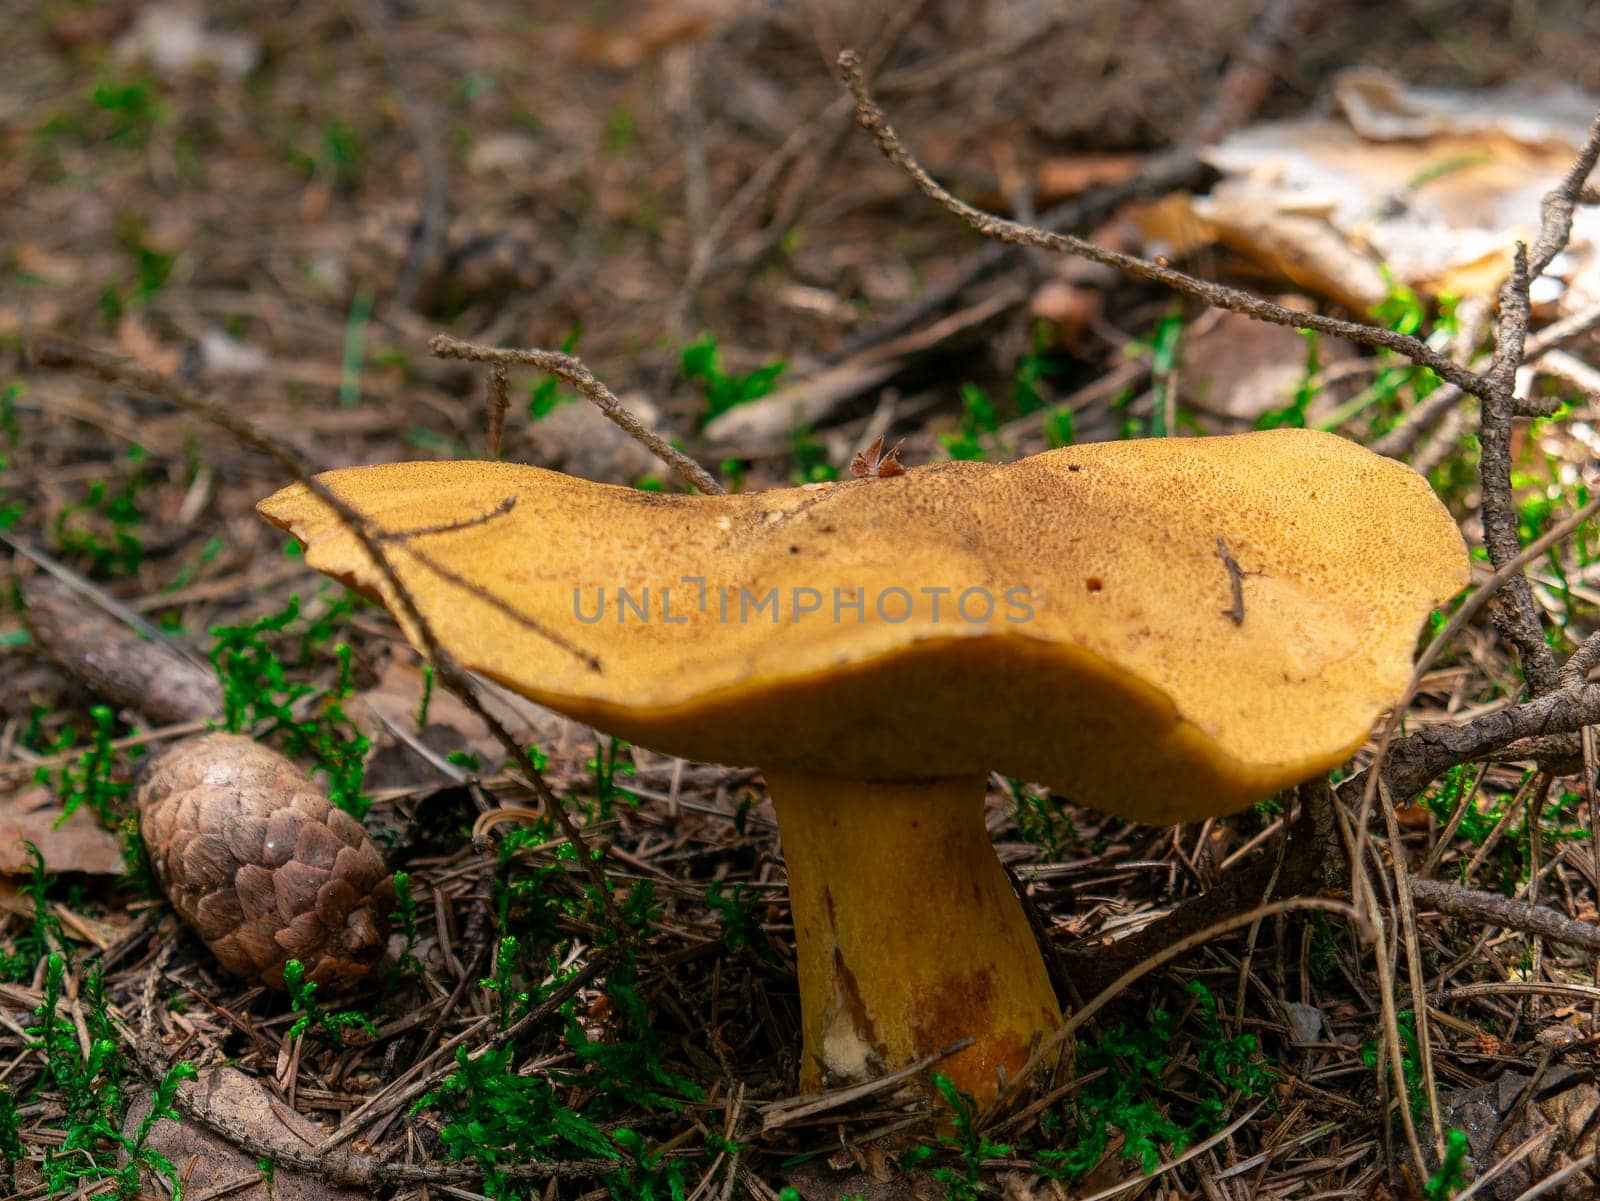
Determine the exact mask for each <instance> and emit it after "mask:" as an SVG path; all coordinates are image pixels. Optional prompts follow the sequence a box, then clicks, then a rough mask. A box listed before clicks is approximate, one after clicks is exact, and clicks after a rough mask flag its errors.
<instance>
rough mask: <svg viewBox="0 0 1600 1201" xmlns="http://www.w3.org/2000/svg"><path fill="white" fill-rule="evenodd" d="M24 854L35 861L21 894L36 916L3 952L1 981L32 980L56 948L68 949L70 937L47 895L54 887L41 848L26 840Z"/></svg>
mask: <svg viewBox="0 0 1600 1201" xmlns="http://www.w3.org/2000/svg"><path fill="white" fill-rule="evenodd" d="M22 850H23V853H24V854H25V855H27V857H28V859H29V860H30V861H31V866H30V868H29V873H28V882H27V883H26V884H24V885H22V887H21V889H20V890H19V891H20V892H21V893H22V895H23V896H25V897H27V898H28V901H29V903H30V904H31V905H32V906H33V916H32V919H31V920H30V921H29V922H28V925H27V927H26V929H24V930H23V932H22V934H21V935H20V936H18V938H17V939H16V940H15V941H14V942H13V943H12V944H11V946H10V947H7V948H0V978H3V979H6V980H27V979H30V978H31V977H32V976H33V973H34V969H35V968H37V967H38V966H39V960H41V959H43V958H44V957H45V956H46V955H48V954H49V953H50V951H51V948H52V947H55V948H64V947H65V946H66V933H65V932H64V931H63V930H62V929H61V921H60V919H59V918H57V917H56V915H55V913H54V912H53V911H52V910H51V908H50V901H49V898H48V897H47V896H46V895H45V892H46V890H47V889H48V888H49V887H50V874H49V872H47V871H46V870H45V866H44V856H43V855H41V854H40V853H39V848H38V847H36V846H34V845H33V843H31V842H28V841H26V840H24V841H23V843H22Z"/></svg>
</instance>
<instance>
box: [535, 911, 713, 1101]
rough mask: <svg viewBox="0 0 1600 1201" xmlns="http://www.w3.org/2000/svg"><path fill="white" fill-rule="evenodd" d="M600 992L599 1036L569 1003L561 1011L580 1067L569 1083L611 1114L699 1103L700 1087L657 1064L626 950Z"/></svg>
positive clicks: (654, 1039)
mask: <svg viewBox="0 0 1600 1201" xmlns="http://www.w3.org/2000/svg"><path fill="white" fill-rule="evenodd" d="M647 883H648V882H647ZM635 891H637V889H636V890H635ZM605 994H606V997H607V999H608V1000H609V1001H610V1009H611V1020H610V1022H609V1029H608V1030H607V1031H606V1033H605V1036H604V1037H598V1038H591V1037H590V1036H589V1034H588V1033H587V1032H586V1031H585V1030H584V1028H583V1026H582V1025H581V1024H580V1023H579V1021H578V1017H577V1011H576V1006H575V1004H574V1003H573V1002H570V1001H569V1002H568V1003H567V1005H566V1006H565V1007H563V1010H562V1012H563V1015H564V1016H565V1018H566V1033H565V1036H564V1037H565V1041H566V1044H567V1047H568V1048H569V1049H570V1050H571V1051H572V1052H573V1054H574V1055H575V1056H576V1057H577V1060H578V1062H579V1064H580V1065H582V1069H583V1070H582V1073H581V1075H580V1076H577V1077H574V1078H572V1082H573V1083H575V1084H578V1083H581V1084H582V1085H583V1086H584V1087H585V1088H587V1089H590V1090H593V1093H594V1102H593V1104H595V1105H596V1106H597V1107H599V1108H601V1109H603V1110H604V1109H609V1110H611V1111H612V1112H622V1111H624V1110H626V1109H627V1108H629V1107H631V1106H645V1107H648V1108H661V1109H673V1110H675V1109H678V1108H680V1107H681V1106H682V1105H683V1104H684V1102H686V1101H698V1100H699V1099H700V1098H701V1096H702V1094H701V1091H700V1088H699V1086H698V1085H696V1084H695V1083H694V1082H693V1081H692V1080H688V1079H686V1078H684V1077H682V1076H679V1075H676V1074H674V1073H673V1072H670V1071H668V1070H667V1068H666V1067H665V1066H664V1065H663V1064H662V1062H661V1052H660V1048H659V1046H658V1045H657V1044H658V1036H657V1034H656V1030H655V1027H654V1025H653V1024H652V1023H651V1021H650V1011H649V1007H648V1006H647V1005H646V1004H645V1000H644V997H643V996H642V995H641V994H640V992H639V969H638V964H637V962H636V961H635V959H634V956H633V953H632V952H631V951H628V952H624V953H623V955H622V956H621V957H620V958H619V960H618V961H617V966H616V967H614V968H612V970H611V971H610V972H609V973H608V974H607V976H606V982H605Z"/></svg>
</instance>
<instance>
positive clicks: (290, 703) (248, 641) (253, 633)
mask: <svg viewBox="0 0 1600 1201" xmlns="http://www.w3.org/2000/svg"><path fill="white" fill-rule="evenodd" d="M350 603H351V602H350V601H349V599H348V598H346V599H345V600H342V601H340V602H337V603H335V604H334V605H333V606H331V607H330V609H329V610H328V612H326V613H324V614H323V616H322V617H320V618H316V619H310V620H307V621H305V622H304V623H301V612H300V601H299V598H298V597H294V596H291V597H290V598H289V601H288V604H287V605H286V606H285V607H284V608H283V609H282V610H281V611H280V612H278V613H271V614H268V615H266V616H265V617H261V618H258V619H257V620H256V621H253V622H250V623H249V624H247V625H239V626H216V627H214V628H213V629H212V631H211V636H212V638H214V639H215V642H214V643H213V644H212V648H211V662H212V665H213V666H214V667H215V668H216V672H217V679H218V680H219V681H220V682H221V684H222V705H223V711H222V721H221V723H220V724H221V727H222V728H223V729H225V730H228V731H231V732H232V733H235V734H249V735H251V736H252V737H255V738H278V739H280V740H281V743H282V746H283V750H284V752H285V753H286V754H288V755H290V756H296V757H304V758H307V759H310V760H311V761H312V762H314V763H315V764H316V765H317V767H318V769H319V770H321V771H322V772H323V773H324V774H325V775H326V776H327V786H328V799H329V800H330V801H332V802H333V803H334V804H335V805H338V806H339V807H340V808H341V809H343V810H345V811H346V812H347V813H349V814H350V815H351V816H352V817H355V818H357V819H358V820H359V819H360V818H363V817H365V816H366V813H367V809H368V808H369V807H370V806H371V803H372V802H371V799H370V798H369V797H367V796H366V795H365V794H364V793H363V792H362V791H361V782H362V778H363V777H364V776H365V774H366V756H367V750H368V748H369V746H370V745H371V744H370V742H369V740H368V739H367V737H366V735H364V734H362V733H361V732H360V730H359V729H357V727H356V724H355V722H354V721H352V720H351V718H350V716H349V715H348V714H347V713H346V712H345V710H344V705H343V702H344V700H345V699H346V698H347V697H348V696H349V695H350V693H351V691H352V685H351V680H350V648H349V647H348V646H347V645H345V644H343V643H341V644H339V645H337V646H335V647H334V654H335V656H336V657H337V658H338V660H339V676H338V679H337V681H336V682H335V683H334V684H333V685H332V686H331V687H329V688H326V689H319V688H318V687H317V686H316V685H314V684H310V683H306V682H303V681H296V680H291V679H290V678H289V667H288V666H287V665H286V664H285V663H284V660H283V658H282V657H281V655H280V651H279V649H278V644H279V643H280V642H282V641H284V640H285V636H286V635H288V633H289V631H290V630H291V629H292V628H295V627H300V640H299V657H298V662H299V664H300V665H301V666H305V665H306V664H307V663H308V662H309V661H310V660H311V659H312V658H313V657H314V656H315V655H316V653H317V652H318V651H319V650H321V648H322V647H324V646H325V645H326V644H327V642H328V641H329V640H330V639H331V638H332V636H333V631H334V628H335V623H336V622H338V621H341V620H343V618H345V617H347V616H348V614H349V612H350Z"/></svg>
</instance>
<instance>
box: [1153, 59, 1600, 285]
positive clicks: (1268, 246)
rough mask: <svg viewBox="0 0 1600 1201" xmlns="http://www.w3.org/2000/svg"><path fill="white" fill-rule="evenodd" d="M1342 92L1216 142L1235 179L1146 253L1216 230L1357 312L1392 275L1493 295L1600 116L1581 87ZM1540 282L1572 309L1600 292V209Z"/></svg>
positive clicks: (1365, 86)
mask: <svg viewBox="0 0 1600 1201" xmlns="http://www.w3.org/2000/svg"><path fill="white" fill-rule="evenodd" d="M1334 95H1335V98H1336V100H1337V101H1338V105H1339V113H1338V115H1336V116H1331V117H1308V118H1296V119H1291V120H1281V121H1265V122H1260V123H1257V124H1255V125H1251V126H1247V127H1246V128H1244V129H1241V130H1238V131H1237V132H1235V133H1234V134H1232V135H1231V136H1229V137H1228V138H1226V139H1224V140H1223V141H1222V142H1220V143H1218V144H1216V145H1214V146H1209V147H1207V148H1205V149H1204V150H1203V151H1202V152H1201V158H1202V159H1203V160H1204V161H1205V162H1206V163H1208V164H1209V165H1210V166H1212V167H1214V168H1216V170H1218V171H1219V172H1221V174H1222V177H1223V178H1222V179H1221V180H1220V181H1219V182H1218V183H1217V184H1216V185H1215V187H1213V189H1212V190H1211V192H1210V194H1209V195H1206V196H1200V197H1194V198H1190V199H1189V200H1188V205H1187V207H1188V212H1187V213H1186V214H1185V213H1183V212H1181V210H1182V208H1183V207H1184V206H1183V202H1182V201H1176V202H1174V201H1172V200H1170V199H1169V201H1168V202H1167V203H1166V204H1165V205H1164V206H1162V207H1161V208H1159V209H1157V210H1154V211H1153V212H1152V211H1150V210H1147V215H1146V216H1145V218H1144V219H1143V220H1142V222H1141V224H1142V226H1143V227H1144V228H1145V234H1146V249H1147V250H1148V251H1150V252H1153V253H1161V252H1163V251H1164V250H1165V249H1166V247H1167V245H1168V244H1178V243H1186V244H1187V245H1186V247H1185V248H1186V249H1189V250H1192V249H1193V248H1194V247H1193V241H1194V237H1195V235H1196V233H1197V230H1198V229H1200V228H1209V230H1210V234H1211V236H1212V237H1213V238H1214V239H1216V240H1217V241H1220V242H1223V243H1225V244H1226V245H1228V246H1230V247H1232V248H1233V249H1235V250H1237V251H1239V252H1240V253H1242V254H1244V255H1246V256H1247V257H1249V258H1251V259H1253V260H1255V261H1257V262H1259V263H1261V264H1263V265H1265V266H1267V267H1269V268H1271V269H1272V270H1274V271H1277V272H1279V273H1281V274H1282V275H1283V276H1284V277H1285V278H1287V279H1289V280H1291V281H1293V282H1294V283H1296V284H1297V285H1299V286H1302V287H1306V288H1311V289H1313V290H1315V291H1317V292H1319V293H1321V294H1323V295H1327V296H1331V297H1333V298H1335V299H1337V300H1339V301H1341V302H1342V303H1345V304H1347V305H1350V306H1351V307H1354V308H1357V309H1370V308H1371V306H1372V305H1373V304H1374V303H1375V302H1376V301H1377V300H1380V299H1382V298H1383V296H1384V295H1385V294H1386V292H1387V286H1386V284H1385V283H1384V280H1383V278H1382V275H1381V273H1380V265H1382V266H1383V267H1386V268H1387V269H1389V270H1391V271H1392V272H1393V273H1394V276H1395V278H1397V279H1398V280H1399V281H1400V282H1401V283H1404V284H1406V285H1408V286H1410V287H1412V288H1414V289H1416V290H1418V291H1421V292H1424V293H1427V294H1431V295H1438V294H1441V293H1451V294H1455V295H1460V296H1471V295H1478V296H1484V295H1491V294H1492V293H1493V292H1494V290H1495V289H1496V288H1497V287H1498V286H1499V284H1500V283H1501V281H1503V280H1504V278H1505V276H1506V274H1507V272H1508V271H1509V269H1510V261H1511V254H1512V251H1513V248H1514V245H1515V243H1516V242H1517V241H1518V240H1519V239H1520V240H1523V241H1529V240H1531V235H1532V234H1533V233H1534V232H1535V231H1536V229H1537V225H1538V221H1539V214H1540V202H1541V199H1542V197H1543V196H1544V194H1545V193H1546V192H1548V191H1549V190H1550V189H1551V187H1553V186H1554V184H1555V183H1556V182H1557V181H1558V180H1559V179H1560V178H1561V177H1562V175H1563V174H1564V173H1565V172H1566V170H1567V169H1568V168H1569V166H1570V165H1571V162H1572V158H1573V155H1574V154H1575V153H1576V152H1577V150H1578V148H1579V147H1580V146H1581V145H1582V144H1583V142H1584V140H1585V138H1586V137H1587V133H1588V127H1589V121H1590V118H1591V116H1592V114H1593V112H1594V110H1595V108H1596V102H1595V100H1594V99H1592V98H1590V97H1588V96H1586V95H1584V94H1582V93H1579V92H1577V91H1575V90H1573V89H1571V88H1565V89H1555V90H1550V91H1544V92H1531V91H1528V90H1526V89H1516V88H1499V89H1484V90H1480V91H1475V92H1464V91H1451V90H1442V89H1427V88H1415V87H1411V86H1409V85H1406V84H1404V83H1402V82H1400V81H1399V80H1397V79H1395V78H1394V77H1392V76H1389V75H1385V74H1383V73H1381V72H1375V71H1371V70H1356V71H1349V72H1345V73H1344V74H1342V75H1340V76H1339V77H1338V79H1337V80H1336V81H1335V84H1334ZM1185 223H1188V224H1187V225H1186V224H1185ZM1174 227H1177V228H1178V229H1181V231H1182V235H1183V236H1182V237H1178V236H1175V235H1174V232H1173V231H1174ZM1540 288H1541V291H1540V292H1539V294H1538V295H1536V296H1535V302H1536V303H1540V302H1548V301H1551V300H1555V299H1557V298H1558V297H1559V298H1560V300H1561V308H1562V310H1563V311H1571V310H1572V309H1574V308H1578V307H1582V306H1584V305H1586V304H1588V303H1591V302H1592V301H1593V300H1594V299H1595V298H1596V297H1600V214H1596V213H1595V212H1594V211H1593V210H1592V209H1590V208H1587V207H1580V208H1579V210H1578V213H1577V214H1576V216H1575V220H1574V231H1573V239H1572V244H1571V246H1570V248H1569V251H1568V253H1567V254H1565V255H1563V256H1562V257H1561V260H1560V261H1559V262H1558V263H1556V264H1555V265H1554V267H1553V270H1552V272H1551V273H1550V274H1549V276H1548V278H1547V279H1545V280H1543V281H1541V282H1540Z"/></svg>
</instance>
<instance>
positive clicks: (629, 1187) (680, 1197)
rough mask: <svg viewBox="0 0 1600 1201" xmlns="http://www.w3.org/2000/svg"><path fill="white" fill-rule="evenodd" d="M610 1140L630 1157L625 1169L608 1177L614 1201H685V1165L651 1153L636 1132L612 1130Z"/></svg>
mask: <svg viewBox="0 0 1600 1201" xmlns="http://www.w3.org/2000/svg"><path fill="white" fill-rule="evenodd" d="M611 1140H612V1142H614V1143H616V1145H617V1146H618V1147H620V1148H621V1149H622V1151H623V1154H624V1155H626V1156H627V1159H626V1160H625V1161H624V1163H623V1166H622V1168H621V1169H619V1170H618V1171H617V1172H615V1173H613V1174H612V1175H610V1176H608V1177H606V1188H607V1189H608V1190H609V1191H610V1193H611V1197H612V1201H685V1198H686V1197H687V1195H688V1182H687V1180H686V1178H685V1170H686V1169H685V1165H684V1164H683V1163H682V1162H680V1161H678V1160H675V1159H668V1158H667V1156H666V1152H664V1151H651V1150H649V1147H648V1145H647V1144H646V1143H645V1140H644V1136H643V1135H641V1134H640V1133H639V1132H638V1131H636V1130H629V1129H627V1128H626V1127H624V1128H623V1129H620V1130H613V1131H612V1132H611Z"/></svg>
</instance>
